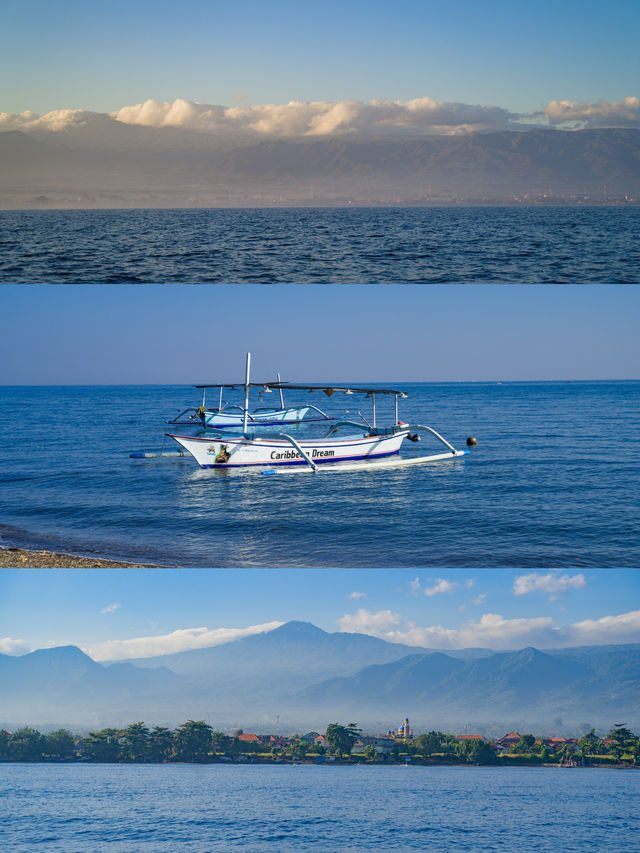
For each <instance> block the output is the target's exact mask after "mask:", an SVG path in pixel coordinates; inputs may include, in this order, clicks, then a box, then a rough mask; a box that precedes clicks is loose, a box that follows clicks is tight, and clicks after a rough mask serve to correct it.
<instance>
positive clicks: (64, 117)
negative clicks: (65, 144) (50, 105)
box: [0, 110, 103, 131]
mask: <svg viewBox="0 0 640 853" xmlns="http://www.w3.org/2000/svg"><path fill="white" fill-rule="evenodd" d="M100 115H103V114H101V113H94V112H90V111H89V110H52V111H51V112H48V113H45V114H44V115H43V116H39V115H38V114H37V113H34V112H32V111H31V110H25V111H24V112H22V113H18V114H12V113H0V130H23V131H30V130H51V131H62V130H69V129H70V128H72V127H80V126H82V125H86V124H87V123H88V122H89V121H90V120H91V119H93V118H95V117H96V116H100Z"/></svg>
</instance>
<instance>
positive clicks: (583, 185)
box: [0, 119, 640, 208]
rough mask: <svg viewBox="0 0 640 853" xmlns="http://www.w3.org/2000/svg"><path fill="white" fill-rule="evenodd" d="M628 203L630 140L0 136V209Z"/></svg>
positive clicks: (623, 133)
mask: <svg viewBox="0 0 640 853" xmlns="http://www.w3.org/2000/svg"><path fill="white" fill-rule="evenodd" d="M541 195H545V196H546V197H547V198H551V199H552V198H553V197H554V196H555V197H558V198H559V197H565V198H566V197H570V196H572V195H575V196H579V197H582V196H585V195H586V196H588V197H589V198H590V199H591V200H596V201H602V200H605V199H606V198H611V197H613V196H619V197H624V196H627V197H628V198H635V199H638V197H639V196H640V130H636V129H631V128H607V129H600V130H575V131H561V130H540V129H532V130H525V131H500V132H490V133H468V134H464V135H459V136H427V137H425V136H421V137H403V138H395V139H388V138H383V137H381V138H373V139H371V138H367V139H364V138H363V139H358V138H354V137H350V136H344V137H340V136H327V137H321V138H314V139H302V140H301V139H264V140H259V141H256V140H255V139H254V138H250V137H242V136H237V137H232V138H230V137H228V136H213V135H211V134H204V133H198V132H197V131H191V130H182V129H176V128H160V129H152V128H147V127H140V126H136V125H127V124H122V123H119V122H114V121H113V120H108V119H105V120H104V121H103V122H102V123H101V122H100V121H98V120H97V119H96V120H95V121H94V122H92V123H90V124H89V125H88V126H85V127H82V126H80V127H76V128H71V129H68V130H65V131H64V132H52V131H39V132H38V131H32V132H31V133H29V134H26V133H24V132H22V131H17V130H13V131H5V132H3V133H0V207H5V208H7V207H29V206H30V207H34V206H44V207H47V206H53V207H55V206H86V207H133V206H138V207H140V206H142V207H158V206H159V207H164V206H175V207H189V206H216V205H227V206H229V205H270V204H310V205H314V204H347V203H349V202H353V203H361V204H392V203H447V202H449V203H451V202H452V201H455V200H458V201H460V200H461V201H463V202H465V201H466V202H474V201H475V202H480V201H483V200H485V201H486V200H502V201H503V202H505V201H508V200H509V199H511V200H513V199H515V198H517V199H519V200H522V199H523V197H525V196H526V197H527V198H528V199H529V200H534V199H535V198H536V197H539V196H541Z"/></svg>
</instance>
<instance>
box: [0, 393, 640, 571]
mask: <svg viewBox="0 0 640 853" xmlns="http://www.w3.org/2000/svg"><path fill="white" fill-rule="evenodd" d="M396 387H400V388H404V389H405V390H406V391H407V392H408V394H409V397H408V399H406V400H401V401H400V418H401V419H402V420H404V421H411V422H413V423H421V424H425V423H426V424H428V425H430V426H432V427H434V428H435V429H436V430H438V431H439V432H440V433H442V434H443V435H444V436H445V437H446V438H447V439H449V440H450V441H451V442H452V443H453V444H454V445H455V446H457V447H461V448H464V446H465V439H466V438H467V436H469V435H475V436H476V438H477V440H478V446H477V447H475V448H472V449H471V452H470V453H469V455H467V456H465V457H463V458H461V459H455V460H449V461H443V462H437V463H431V464H427V465H419V466H410V467H405V468H396V469H392V470H375V471H356V472H351V473H348V474H347V473H342V474H339V473H335V474H331V473H329V472H323V471H322V470H319V472H318V473H317V474H313V473H310V472H306V471H304V472H300V470H292V469H285V470H283V469H280V470H278V471H277V472H276V473H274V474H273V475H272V476H264V475H263V474H262V473H261V470H260V469H258V470H256V469H243V468H237V469H228V470H211V469H209V470H203V469H201V468H199V467H198V466H197V464H196V463H195V461H194V460H193V458H192V457H191V456H187V457H185V458H181V459H130V458H129V453H130V452H131V451H136V450H140V449H148V450H159V449H160V448H161V446H162V443H163V440H164V433H165V432H166V431H167V430H173V431H175V432H183V433H184V432H186V433H187V434H188V433H189V432H190V430H189V427H183V428H182V429H180V428H176V427H168V426H167V425H166V421H167V420H169V419H170V418H172V417H175V415H176V414H177V413H178V411H179V410H181V409H183V408H185V407H186V406H189V405H192V406H197V405H199V403H200V398H199V396H197V395H198V392H197V391H195V389H190V388H188V387H185V386H166V387H165V386H140V387H137V386H122V387H117V386H98V387H79V386H70V387H5V388H0V406H1V409H2V412H3V427H4V428H3V430H2V433H1V435H0V461H1V464H0V519H1V520H2V521H1V526H0V544H3V545H5V546H6V545H13V546H22V547H27V548H37V549H41V548H45V549H47V550H51V551H56V550H57V551H68V552H71V553H78V554H86V555H90V556H105V557H112V558H116V559H121V560H129V561H133V562H144V563H151V564H157V565H172V566H213V567H229V566H231V567H233V566H247V567H253V566H258V567H298V566H317V567H325V566H335V567H365V566H366V567H369V566H375V567H394V566H398V567H400V566H402V567H414V566H415V567H427V566H434V567H438V566H440V567H444V566H451V567H456V566H468V567H480V566H493V567H507V566H508V567H518V568H520V567H551V566H558V567H564V566H576V567H582V566H584V567H589V566H591V567H606V566H610V567H611V566H613V567H637V566H639V565H640V528H639V527H638V523H637V522H638V515H637V512H638V482H639V475H640V462H639V460H638V454H637V444H638V434H639V430H640V382H592V383H590V382H528V383H515V382H513V383H512V382H505V383H504V384H502V383H450V384H447V383H414V384H411V383H401V382H400V383H397V386H396ZM320 396H321V397H322V400H324V403H323V402H322V400H321V399H319V398H317V399H316V397H317V395H316V397H314V398H313V401H314V402H315V403H316V404H317V405H319V406H321V407H322V408H323V409H325V410H327V411H328V412H329V413H334V414H342V413H344V411H345V409H344V406H345V403H347V404H348V405H351V407H352V408H351V411H350V414H349V417H355V410H356V409H361V410H362V411H363V413H364V414H365V415H366V416H367V417H369V416H370V415H369V413H368V411H367V409H366V408H364V406H365V404H366V406H367V407H368V405H369V403H368V401H364V400H363V399H362V398H360V399H358V398H357V397H345V396H344V395H334V396H333V397H332V398H331V399H330V400H327V398H326V397H324V395H320ZM338 397H339V398H340V399H338ZM305 399H306V400H308V399H310V398H309V395H305ZM296 401H297V398H296V396H295V394H294V392H289V395H288V398H287V400H286V402H288V403H290V404H294V403H296ZM392 421H393V408H392V405H391V404H390V403H388V402H387V403H386V404H379V406H378V423H379V424H384V423H385V422H392ZM289 429H295V428H292V427H290V428H289ZM166 448H167V449H176V450H179V449H180V448H179V447H178V445H177V444H176V443H175V442H174V441H173V439H166ZM441 449H442V446H441V445H435V444H431V443H430V442H429V441H426V440H425V441H423V442H421V443H420V444H410V443H408V442H406V441H405V442H404V443H403V449H402V451H401V454H402V455H403V456H409V455H425V454H426V453H430V452H439V451H440V450H441Z"/></svg>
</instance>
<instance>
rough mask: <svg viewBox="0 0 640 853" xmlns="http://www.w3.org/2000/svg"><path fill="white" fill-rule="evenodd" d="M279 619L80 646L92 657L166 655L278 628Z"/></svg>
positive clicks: (122, 658)
mask: <svg viewBox="0 0 640 853" xmlns="http://www.w3.org/2000/svg"><path fill="white" fill-rule="evenodd" d="M282 624H283V623H282V622H265V623H264V624H263V625H250V626H249V627H248V628H181V629H178V630H177V631H172V632H171V633H170V634H162V635H161V636H157V637H135V638H133V639H130V640H107V641H105V642H104V643H97V644H96V645H95V646H92V647H91V648H89V649H83V651H84V652H86V653H87V654H88V655H89V656H90V657H92V658H93V659H94V660H98V661H100V660H127V659H128V658H149V657H155V655H170V654H174V653H175V652H184V651H188V650H190V649H204V648H208V647H209V646H219V645H222V644H223V643H230V642H232V641H233V640H239V639H241V638H242V637H249V636H251V635H252V634H263V633H266V632H267V631H273V630H274V629H275V628H279V627H280V625H282Z"/></svg>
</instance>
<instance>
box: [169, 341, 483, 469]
mask: <svg viewBox="0 0 640 853" xmlns="http://www.w3.org/2000/svg"><path fill="white" fill-rule="evenodd" d="M250 368H251V354H250V353H247V364H246V375H245V382H244V407H243V409H242V412H243V419H242V421H243V422H242V433H240V434H229V433H226V432H225V431H224V430H220V431H218V432H216V433H215V434H207V433H206V430H205V431H204V433H205V434H198V435H190V436H188V435H177V434H175V433H166V435H167V437H169V438H173V439H174V440H175V441H177V442H178V444H180V445H181V446H182V447H183V448H184V449H185V450H186V451H188V452H189V453H190V454H191V455H192V456H193V458H194V459H195V460H196V462H197V463H198V465H200V467H201V468H239V467H242V468H245V467H266V468H268V469H270V470H269V471H264V472H263V473H273V469H275V468H280V467H285V466H286V467H293V466H297V469H296V470H306V471H314V472H315V471H318V470H320V469H321V470H323V471H355V470H365V469H366V470H369V469H371V468H392V467H393V468H395V467H399V466H403V465H419V464H423V463H426V462H438V461H443V460H450V459H457V458H459V457H461V456H464V455H465V454H466V453H468V451H467V450H456V448H455V447H454V446H453V445H452V444H450V443H449V442H448V441H447V440H446V439H445V438H443V437H442V436H441V435H440V434H439V433H438V432H436V431H435V430H434V429H433V428H432V427H429V426H426V425H424V424H407V423H403V422H402V421H400V420H399V419H398V399H399V398H405V397H406V396H407V395H406V394H405V393H403V392H402V391H397V390H393V389H380V388H353V387H351V386H336V385H330V386H329V385H290V384H289V383H280V382H278V383H251V382H250ZM258 384H260V387H265V386H266V385H268V386H269V388H271V389H278V390H282V389H288V390H292V391H294V390H295V391H308V392H313V391H322V392H324V393H325V394H326V395H327V396H329V397H331V396H332V395H333V394H335V393H337V392H342V393H344V394H366V395H367V397H369V398H370V399H371V401H372V406H373V412H372V422H371V423H369V422H368V421H366V420H365V418H364V417H363V416H362V415H360V417H362V419H363V421H364V425H363V424H362V423H358V422H356V421H352V420H337V421H336V422H335V423H333V424H332V426H331V427H330V428H329V430H328V431H327V432H326V433H325V434H324V435H323V436H322V437H320V438H295V437H294V436H293V435H290V434H288V433H284V432H277V433H276V432H271V433H268V432H267V433H262V434H258V433H256V432H255V431H254V430H253V429H252V430H250V429H249V427H250V426H251V427H254V426H255V418H254V419H253V420H251V418H250V412H249V392H250V389H251V387H254V386H256V385H258ZM197 387H200V388H204V387H214V386H197ZM215 387H238V386H215ZM381 394H382V395H387V396H388V395H391V396H393V397H394V407H395V421H394V424H393V425H392V426H388V427H378V426H377V423H376V397H378V396H379V395H381ZM314 408H315V407H314ZM296 411H302V409H299V410H296ZM316 411H319V410H316ZM183 414H184V413H183ZM254 414H255V413H254ZM322 414H324V413H322ZM358 414H360V413H358ZM324 418H325V419H327V420H329V418H328V416H326V415H325V416H324ZM421 431H423V432H427V433H429V434H430V435H432V436H433V437H434V438H436V439H437V440H438V441H439V442H441V443H442V444H443V445H445V447H446V448H447V451H446V452H444V453H436V454H432V455H430V456H419V457H415V456H414V457H409V458H406V459H398V458H394V459H390V458H389V457H395V456H396V454H398V453H399V452H400V446H401V444H402V442H403V441H404V439H408V440H409V441H412V442H416V441H419V440H420V436H419V434H418V433H419V432H421ZM345 433H346V434H345Z"/></svg>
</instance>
